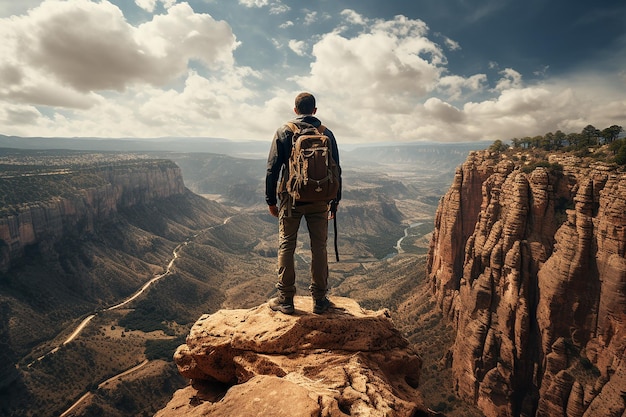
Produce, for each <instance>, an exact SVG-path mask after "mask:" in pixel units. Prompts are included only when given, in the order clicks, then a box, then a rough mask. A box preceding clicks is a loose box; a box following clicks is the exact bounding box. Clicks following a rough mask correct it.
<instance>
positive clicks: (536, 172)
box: [427, 150, 626, 417]
mask: <svg viewBox="0 0 626 417" xmlns="http://www.w3.org/2000/svg"><path fill="white" fill-rule="evenodd" d="M537 161H542V163H540V164H537ZM546 161H547V162H548V163H547V164H546V163H545V162H546ZM625 250H626V174H624V172H620V171H618V170H617V169H616V167H615V166H611V165H609V164H605V163H603V162H601V161H596V160H593V159H589V158H587V159H583V158H580V157H576V156H574V155H572V154H559V153H553V154H545V153H544V154H542V155H532V152H531V151H528V152H526V153H524V151H517V153H515V152H512V151H508V152H494V151H492V150H485V151H477V152H471V153H470V155H469V156H468V158H467V160H466V162H465V163H464V164H463V165H462V166H461V167H459V169H458V170H457V172H456V174H455V177H454V181H453V183H452V185H451V187H450V189H449V191H448V192H447V193H446V194H445V196H444V197H443V198H442V201H441V203H440V205H439V208H438V210H437V214H436V219H435V230H434V233H433V237H432V240H431V246H430V250H429V259H428V265H427V269H428V273H429V277H430V278H429V279H430V283H431V284H430V285H431V290H432V294H433V296H434V297H435V299H436V303H437V305H438V307H439V308H440V309H441V310H442V311H443V314H444V315H445V316H446V318H447V320H448V321H449V322H450V323H452V325H453V327H454V329H455V333H456V340H455V342H454V343H453V345H452V346H451V348H450V350H449V352H448V363H449V365H450V367H451V369H452V372H453V375H454V377H453V378H454V390H455V392H456V394H457V395H458V396H459V397H461V398H462V399H464V400H465V401H467V402H469V403H472V404H475V405H476V406H477V407H478V408H479V409H480V410H481V411H482V412H483V413H484V415H485V416H489V417H491V416H494V417H495V416H499V417H502V416H542V417H547V416H555V415H567V416H572V417H574V416H575V417H591V416H600V415H602V416H622V415H623V413H624V412H625V410H626V406H625V402H626V399H625V398H626V389H625V388H624V387H626V361H625V359H626V329H625V320H626V258H625Z"/></svg>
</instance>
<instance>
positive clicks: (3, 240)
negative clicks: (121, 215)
mask: <svg viewBox="0 0 626 417" xmlns="http://www.w3.org/2000/svg"><path fill="white" fill-rule="evenodd" d="M80 175H83V176H89V178H96V179H97V181H93V180H92V181H91V182H92V183H94V182H95V183H96V184H97V185H95V186H93V185H92V186H85V187H75V188H73V189H72V191H71V192H69V193H66V194H65V195H63V196H54V197H51V198H47V199H45V200H42V201H37V200H36V199H34V201H33V199H32V198H31V199H28V202H27V203H22V204H17V205H15V206H12V207H3V210H2V215H0V272H6V271H7V270H8V269H9V268H10V267H11V264H12V263H13V262H15V261H16V260H17V259H19V258H21V257H23V256H24V254H25V252H26V251H27V248H28V247H33V246H35V245H38V246H40V249H42V251H43V252H45V248H46V247H49V246H51V245H54V243H55V242H57V241H59V240H60V239H61V238H63V237H64V236H65V235H67V234H69V233H72V234H74V235H80V234H82V233H86V232H93V231H94V225H95V224H96V223H97V222H103V221H106V220H107V218H109V217H110V216H111V215H112V214H114V213H116V212H117V211H118V210H120V209H124V208H128V207H132V206H134V205H136V204H140V203H147V202H150V201H153V200H154V199H158V198H166V197H170V196H173V195H179V194H182V193H184V192H185V185H184V182H183V177H182V174H181V172H180V168H178V166H177V165H176V164H174V163H173V162H171V161H164V160H141V161H133V162H128V163H125V164H118V165H111V166H106V165H105V166H100V167H93V168H89V169H88V172H84V171H81V172H72V171H67V172H64V173H62V174H57V175H56V176H58V177H59V178H55V179H56V180H57V181H67V182H69V181H71V177H72V176H80ZM65 178H68V179H67V180H65ZM15 192H20V190H15ZM27 197H28V196H27ZM31 197H32V196H31Z"/></svg>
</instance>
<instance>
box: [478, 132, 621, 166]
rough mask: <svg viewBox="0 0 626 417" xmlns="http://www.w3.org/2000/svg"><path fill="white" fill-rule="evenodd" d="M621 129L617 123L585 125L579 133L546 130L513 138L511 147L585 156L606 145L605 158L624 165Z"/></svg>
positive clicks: (496, 144) (496, 145)
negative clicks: (598, 125) (531, 135)
mask: <svg viewBox="0 0 626 417" xmlns="http://www.w3.org/2000/svg"><path fill="white" fill-rule="evenodd" d="M623 131H624V129H623V128H622V127H621V126H618V125H613V126H610V127H607V128H605V129H603V130H600V129H596V128H595V127H594V126H592V125H587V126H586V127H585V128H584V129H583V130H582V131H581V132H580V133H567V134H566V133H563V132H562V131H560V130H557V131H556V132H554V133H553V132H548V133H546V134H545V135H543V136H541V135H539V136H534V137H530V136H526V137H523V138H513V139H511V145H512V147H513V149H542V150H545V151H555V150H562V151H567V152H574V153H575V154H576V155H577V156H585V155H587V154H589V153H590V149H597V148H599V147H601V146H603V145H608V149H609V151H610V152H611V154H610V155H608V156H607V159H609V160H612V161H613V162H615V163H616V164H618V165H626V138H622V139H619V136H620V134H621V133H622V132H623ZM497 142H499V144H498V143H497ZM501 144H502V142H501V141H496V142H494V144H493V145H492V147H494V148H501V146H502V145H501ZM490 149H491V148H490Z"/></svg>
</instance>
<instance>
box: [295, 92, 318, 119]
mask: <svg viewBox="0 0 626 417" xmlns="http://www.w3.org/2000/svg"><path fill="white" fill-rule="evenodd" d="M296 109H297V110H298V113H299V114H313V111H314V110H315V97H313V94H311V93H300V94H298V96H297V97H296Z"/></svg>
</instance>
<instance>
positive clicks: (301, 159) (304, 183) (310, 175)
mask: <svg viewBox="0 0 626 417" xmlns="http://www.w3.org/2000/svg"><path fill="white" fill-rule="evenodd" d="M287 126H289V129H290V130H291V131H292V132H293V138H292V149H291V156H290V158H289V176H288V178H287V183H286V191H287V192H288V193H289V195H290V196H291V199H292V202H294V203H295V202H314V201H326V202H329V201H331V200H333V199H334V198H335V197H337V192H338V191H339V168H338V166H337V163H336V162H335V160H334V159H333V155H332V146H331V141H330V138H329V137H328V136H326V135H324V131H325V130H326V128H325V127H324V126H320V127H319V128H315V126H313V125H309V124H306V125H305V126H303V127H299V126H297V125H296V124H295V123H291V122H290V123H287Z"/></svg>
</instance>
